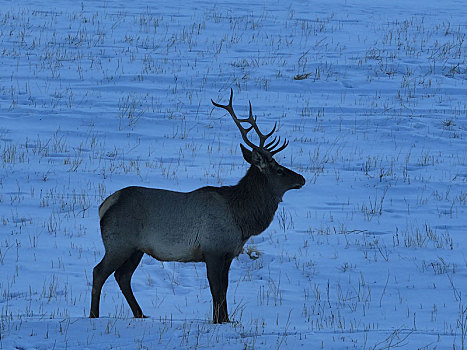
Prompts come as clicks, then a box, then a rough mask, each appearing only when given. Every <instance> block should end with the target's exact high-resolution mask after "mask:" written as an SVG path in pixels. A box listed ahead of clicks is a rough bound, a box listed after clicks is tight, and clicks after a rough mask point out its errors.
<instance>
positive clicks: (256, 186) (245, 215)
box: [225, 166, 281, 240]
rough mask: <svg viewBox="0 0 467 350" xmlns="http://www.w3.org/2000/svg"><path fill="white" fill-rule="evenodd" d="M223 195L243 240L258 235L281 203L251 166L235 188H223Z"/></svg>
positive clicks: (265, 178) (268, 184)
mask: <svg viewBox="0 0 467 350" xmlns="http://www.w3.org/2000/svg"><path fill="white" fill-rule="evenodd" d="M225 195H226V198H227V201H228V203H229V206H230V208H231V210H232V212H233V214H234V217H235V220H236V221H237V225H238V226H239V227H240V229H241V231H242V236H243V239H244V240H247V239H248V238H250V237H251V236H254V235H259V234H260V233H261V232H263V231H264V230H265V229H266V228H267V227H268V226H269V224H270V223H271V221H272V219H273V218H274V214H275V212H276V210H277V206H278V205H279V202H280V201H281V199H280V198H278V197H277V196H275V195H274V191H273V189H272V188H271V185H270V183H269V182H268V179H267V177H266V176H264V175H263V174H262V173H261V172H260V171H259V169H258V168H256V167H255V166H251V167H250V169H249V170H248V171H247V173H246V174H245V176H244V177H243V178H242V179H241V180H240V181H239V183H238V184H237V185H235V186H228V187H226V188H225Z"/></svg>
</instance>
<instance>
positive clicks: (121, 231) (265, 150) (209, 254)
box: [90, 91, 305, 323]
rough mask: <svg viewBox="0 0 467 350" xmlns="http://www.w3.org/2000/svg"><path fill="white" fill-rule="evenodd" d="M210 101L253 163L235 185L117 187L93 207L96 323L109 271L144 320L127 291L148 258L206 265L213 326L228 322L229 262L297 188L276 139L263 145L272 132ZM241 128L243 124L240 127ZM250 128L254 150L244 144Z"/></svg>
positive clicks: (93, 310)
mask: <svg viewBox="0 0 467 350" xmlns="http://www.w3.org/2000/svg"><path fill="white" fill-rule="evenodd" d="M232 97H233V91H231V93H230V101H229V104H228V105H220V104H217V103H215V102H214V101H212V103H213V104H214V105H215V106H216V107H220V108H223V109H225V110H227V111H228V112H229V114H230V115H231V117H232V119H233V120H234V122H235V124H236V125H237V127H238V128H239V130H240V132H241V134H242V138H243V140H244V142H245V143H246V144H247V145H248V146H249V147H251V150H249V149H247V148H246V147H244V146H243V145H240V146H241V150H242V154H243V157H244V159H245V160H246V161H247V162H248V163H249V164H250V165H251V166H250V168H249V170H248V171H247V173H246V175H245V176H244V177H243V178H242V179H241V180H240V182H239V183H238V184H237V185H235V186H222V187H211V186H208V187H203V188H199V189H197V190H195V191H192V192H188V193H182V192H175V191H168V190H162V189H152V188H144V187H127V188H123V189H121V190H119V191H117V192H115V193H114V194H112V195H111V196H109V197H108V198H107V199H106V200H105V201H104V202H103V203H102V204H101V206H100V207H99V216H100V226H101V234H102V241H103V243H104V247H105V255H104V257H103V259H102V261H101V262H100V263H99V264H97V265H96V267H95V268H94V270H93V283H92V300H91V311H90V317H99V300H100V294H101V290H102V285H103V284H104V282H105V281H106V279H107V278H108V277H109V276H110V275H111V274H112V273H115V278H116V280H117V282H118V285H119V287H120V289H121V291H122V293H123V295H124V296H125V299H126V300H127V302H128V304H129V305H130V308H131V310H132V312H133V315H134V317H145V316H144V314H143V312H142V310H141V308H140V306H139V305H138V302H137V301H136V299H135V296H134V295H133V292H132V290H131V284H130V281H131V276H132V275H133V272H134V271H135V269H136V267H137V266H138V264H139V262H140V261H141V258H142V257H143V254H144V253H146V254H148V255H150V256H152V257H154V258H155V259H157V260H161V261H181V262H205V263H206V269H207V277H208V281H209V286H210V289H211V294H212V299H213V321H214V323H223V322H229V317H228V313H227V300H226V293H227V285H228V274H229V269H230V264H231V262H232V259H233V258H235V257H236V256H238V255H239V254H240V253H241V252H242V249H243V245H244V244H245V242H246V241H247V240H248V238H250V237H251V236H254V235H258V234H260V233H261V232H263V231H264V230H265V229H266V228H267V227H268V226H269V224H270V223H271V221H272V219H273V217H274V213H275V212H276V209H277V206H278V204H279V202H281V200H282V196H283V195H284V193H285V192H286V191H288V190H290V189H294V188H300V187H302V186H303V185H304V184H305V179H304V178H303V177H302V176H301V175H299V174H297V173H295V172H293V171H292V170H290V169H287V168H285V167H283V166H281V165H279V164H278V163H277V162H276V161H275V160H274V159H273V157H272V156H273V155H274V154H276V153H277V152H279V151H281V150H283V149H284V148H285V147H286V146H287V145H288V142H287V141H284V143H283V144H282V145H281V146H280V147H279V148H277V146H278V145H279V144H280V138H279V139H278V140H277V141H276V137H274V139H273V140H272V142H269V143H268V144H266V145H265V142H266V140H267V139H268V138H269V137H271V136H272V134H273V133H274V131H275V129H276V126H274V128H273V130H272V131H271V132H270V133H268V134H267V135H263V134H262V133H261V131H260V130H259V128H258V126H257V124H256V118H255V117H253V114H252V110H251V103H250V113H249V117H248V118H244V119H238V118H237V117H236V115H235V113H234V111H233V107H232ZM242 123H248V124H249V127H248V128H244V127H243V126H242ZM252 129H254V130H255V132H256V133H257V134H258V136H259V145H255V144H254V143H253V142H251V141H250V140H249V139H248V138H247V134H248V132H249V131H251V130H252Z"/></svg>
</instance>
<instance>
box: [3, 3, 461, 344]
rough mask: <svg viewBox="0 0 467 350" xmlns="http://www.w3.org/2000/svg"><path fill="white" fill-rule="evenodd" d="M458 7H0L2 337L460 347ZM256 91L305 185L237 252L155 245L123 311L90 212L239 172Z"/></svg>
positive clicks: (223, 181) (234, 177)
mask: <svg viewBox="0 0 467 350" xmlns="http://www.w3.org/2000/svg"><path fill="white" fill-rule="evenodd" d="M466 33H467V6H466V4H465V2H464V1H454V0H453V1H442V2H440V1H412V2H409V3H408V4H407V2H406V1H399V0H395V1H394V0H393V1H368V0H333V1H296V2H290V1H246V0H238V1H224V2H212V1H203V0H193V1H190V2H180V1H139V0H135V1H95V0H94V1H82V2H80V1H69V2H67V1H62V0H58V1H53V2H50V1H48V2H45V1H27V2H26V1H14V2H13V1H1V2H0V64H1V69H0V275H1V278H0V308H1V324H0V327H1V328H0V349H179V348H190V349H198V348H199V349H210V348H212V349H214V348H215V349H220V348H222V349H279V348H281V349H300V348H303V349H375V350H376V349H394V348H403V349H419V348H420V349H462V348H464V344H465V342H466V341H467V339H466V334H467V238H466V235H467V221H466V213H467V207H466V204H467V98H466V97H467V66H466V51H467V47H466V40H467V37H466ZM231 88H232V89H233V91H234V99H233V105H234V108H235V111H236V113H237V115H239V116H246V115H247V114H248V101H251V103H252V107H253V113H254V114H255V115H256V116H257V118H258V119H257V120H258V124H259V126H260V128H261V129H262V130H264V131H267V130H269V129H270V128H272V126H273V125H274V123H275V122H277V126H278V127H277V131H276V134H277V135H280V136H281V137H282V138H287V139H288V140H289V141H290V144H289V146H288V147H287V148H286V149H285V150H284V151H282V152H280V153H279V154H277V156H276V160H277V161H278V162H280V163H281V164H283V165H284V166H287V167H289V168H291V169H293V170H294V171H296V172H299V173H301V174H303V176H304V177H305V178H306V179H307V184H306V185H305V187H303V188H302V189H300V190H294V191H290V192H288V193H287V194H286V195H285V196H284V198H283V202H282V203H281V204H280V206H279V208H278V210H277V212H276V216H275V218H274V220H273V222H272V224H271V225H270V227H269V228H268V229H267V230H266V231H265V232H264V233H263V234H261V235H259V236H256V237H254V238H251V239H250V240H249V241H247V243H246V245H245V247H244V252H243V253H242V254H240V256H239V257H238V258H236V259H235V260H234V261H233V263H232V268H231V270H230V279H229V282H230V284H229V290H228V296H227V297H228V304H229V313H230V317H231V320H232V322H231V323H229V324H222V325H214V324H213V323H212V304H211V294H210V290H209V285H208V281H207V279H206V269H205V265H204V264H202V263H178V262H164V263H161V262H159V261H157V260H155V259H153V258H151V257H150V256H147V255H145V256H144V257H143V260H142V262H141V265H140V266H139V267H138V269H137V270H136V272H135V275H134V276H133V280H132V286H133V290H134V292H135V295H136V298H137V299H138V301H139V303H140V305H141V307H142V309H143V311H144V313H145V314H147V315H149V316H150V318H148V319H134V318H133V317H132V316H133V315H132V313H131V310H130V308H129V306H128V304H127V303H126V301H125V300H124V297H123V295H122V293H121V292H120V290H119V288H118V285H117V283H116V281H115V280H114V278H113V277H111V278H109V279H108V281H107V282H106V284H105V285H104V288H103V291H102V297H101V318H99V319H89V318H88V317H87V316H88V314H89V307H90V295H91V284H92V269H93V267H94V266H95V265H96V264H97V263H98V262H99V261H100V260H101V259H102V256H103V254H104V247H103V244H102V241H101V237H100V229H99V217H98V210H97V209H98V206H99V205H100V203H102V201H103V200H104V199H105V198H106V197H107V196H108V195H110V194H111V193H113V192H114V191H116V190H118V189H120V188H122V187H125V186H129V185H140V186H146V187H157V188H166V189H171V190H176V191H191V190H193V189H196V188H199V187H202V186H205V185H211V186H219V185H232V184H235V183H237V182H238V181H239V180H240V179H241V177H242V176H243V175H244V174H245V172H246V170H247V169H248V165H247V164H246V163H245V161H244V160H243V158H242V156H241V152H240V148H239V144H240V143H241V142H242V139H241V135H240V133H239V132H238V130H237V128H236V127H235V124H234V123H233V122H232V120H231V118H230V116H229V115H228V113H226V112H225V111H223V110H221V109H218V108H215V107H213V106H212V104H211V102H210V100H211V99H213V100H214V101H217V102H220V103H227V102H228V98H229V94H230V89H231Z"/></svg>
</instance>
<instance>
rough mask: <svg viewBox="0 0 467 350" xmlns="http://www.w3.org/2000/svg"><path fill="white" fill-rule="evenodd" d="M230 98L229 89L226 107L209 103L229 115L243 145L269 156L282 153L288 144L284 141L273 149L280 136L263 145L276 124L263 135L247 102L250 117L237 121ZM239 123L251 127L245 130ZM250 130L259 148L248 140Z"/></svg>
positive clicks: (278, 142) (231, 96) (231, 93)
mask: <svg viewBox="0 0 467 350" xmlns="http://www.w3.org/2000/svg"><path fill="white" fill-rule="evenodd" d="M232 98H233V90H232V89H230V100H229V104H228V105H221V104H219V103H216V102H214V101H213V100H211V102H212V104H213V105H214V106H216V107H220V108H223V109H225V110H226V111H227V112H229V114H230V116H231V117H232V119H233V121H234V122H235V124H236V125H237V127H238V129H239V130H240V133H241V134H242V138H243V141H245V143H246V144H247V145H248V146H250V147H251V148H260V149H262V150H264V151H267V152H269V153H271V155H274V154H276V153H278V152H280V151H282V150H283V149H284V148H286V147H287V145H288V144H289V141H287V140H285V141H284V143H283V144H282V146H280V147H279V148H278V149H276V150H274V148H276V147H277V146H278V145H279V144H280V142H281V138H280V136H279V137H277V136H274V138H273V139H272V141H271V142H269V143H268V144H267V145H264V143H265V142H266V140H267V139H268V138H269V137H271V136H272V134H273V133H274V131H276V127H277V123H274V127H273V128H272V130H271V131H270V132H269V133H268V134H266V135H264V134H263V133H262V132H261V131H260V130H259V128H258V125H257V124H256V117H253V111H252V108H251V102H249V104H250V115H249V116H248V118H243V119H238V118H237V116H236V115H235V112H234V110H233V107H232ZM241 123H249V124H250V125H251V126H250V127H248V128H246V129H245V128H244V127H243V126H242V124H241ZM251 129H254V130H255V132H256V134H257V135H258V137H259V146H256V145H255V144H254V143H253V142H251V141H250V140H248V137H247V134H248V133H249V132H250V131H251ZM276 139H277V141H276Z"/></svg>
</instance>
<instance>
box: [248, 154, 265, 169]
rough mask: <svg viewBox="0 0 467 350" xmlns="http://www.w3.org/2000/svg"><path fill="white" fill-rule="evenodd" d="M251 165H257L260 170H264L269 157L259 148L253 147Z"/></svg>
mask: <svg viewBox="0 0 467 350" xmlns="http://www.w3.org/2000/svg"><path fill="white" fill-rule="evenodd" d="M251 160H252V162H251V163H250V164H251V165H254V166H256V167H257V168H258V169H259V170H260V171H263V170H264V169H266V168H267V166H268V159H267V158H266V156H265V155H264V154H263V153H262V152H261V151H259V150H257V149H253V151H252V152H251Z"/></svg>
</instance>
